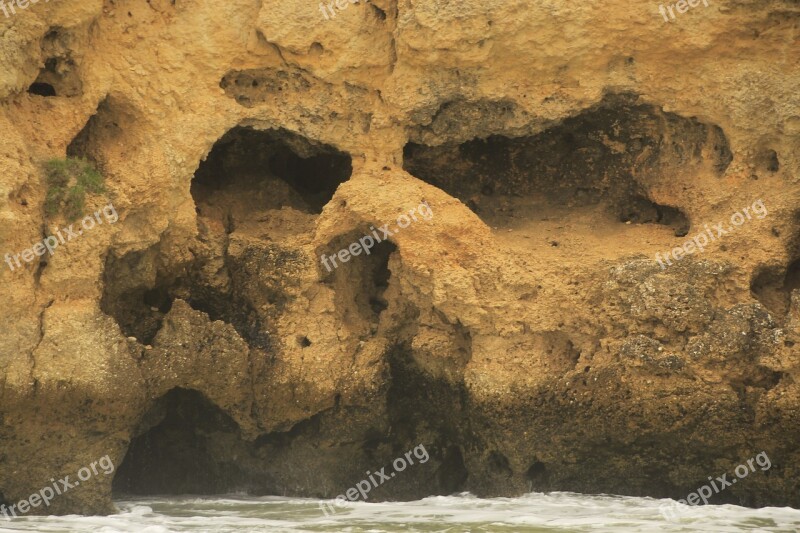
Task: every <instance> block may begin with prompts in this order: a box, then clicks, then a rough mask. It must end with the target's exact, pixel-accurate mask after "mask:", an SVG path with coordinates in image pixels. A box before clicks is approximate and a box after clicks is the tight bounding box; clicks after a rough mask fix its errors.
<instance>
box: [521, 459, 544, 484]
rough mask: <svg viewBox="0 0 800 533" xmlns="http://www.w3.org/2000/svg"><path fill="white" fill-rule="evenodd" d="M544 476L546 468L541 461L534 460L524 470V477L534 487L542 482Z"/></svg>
mask: <svg viewBox="0 0 800 533" xmlns="http://www.w3.org/2000/svg"><path fill="white" fill-rule="evenodd" d="M546 476H547V469H546V468H545V466H544V463H542V462H541V461H534V463H533V464H532V465H531V466H530V468H528V470H527V471H526V472H525V478H526V479H527V480H528V481H530V482H531V483H532V484H533V486H534V487H536V486H537V485H539V484H541V483H542V482H544V480H545V477H546Z"/></svg>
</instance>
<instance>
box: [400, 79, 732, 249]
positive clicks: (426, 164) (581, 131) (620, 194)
mask: <svg viewBox="0 0 800 533" xmlns="http://www.w3.org/2000/svg"><path fill="white" fill-rule="evenodd" d="M428 138H429V137H428ZM429 142H430V141H429ZM731 160H732V156H731V152H730V149H729V146H728V141H727V139H726V138H725V135H724V134H723V132H722V130H721V129H720V128H719V127H717V126H714V125H707V124H704V123H701V122H700V121H698V120H697V119H695V118H686V117H682V116H680V115H677V114H674V113H668V112H664V111H662V110H661V109H660V108H658V107H656V106H653V105H647V104H641V103H637V99H636V98H635V97H634V96H632V95H613V96H608V97H606V98H605V99H604V100H603V101H602V102H601V103H600V104H598V105H597V106H595V107H593V108H590V109H587V110H585V111H584V112H582V113H580V114H578V115H576V116H573V117H570V118H567V119H565V120H563V121H562V122H561V123H559V124H557V125H555V126H553V127H550V128H549V129H546V130H544V131H543V132H541V133H538V134H535V135H529V136H524V137H508V136H502V135H489V136H487V137H485V138H478V139H473V140H470V141H467V142H464V143H460V144H453V143H444V144H441V145H435V146H434V145H425V144H418V143H415V142H410V143H408V144H407V145H406V147H405V149H404V167H405V169H406V170H407V171H408V172H409V173H411V174H413V175H414V176H416V177H418V178H420V179H423V180H424V181H426V182H428V183H431V184H433V185H435V186H437V187H439V188H441V189H443V190H444V191H446V192H447V193H449V194H451V195H453V196H455V197H457V198H459V199H460V200H461V201H462V202H464V203H465V204H466V205H467V206H468V207H469V208H470V209H472V211H474V212H475V213H476V214H477V215H478V216H479V217H481V218H482V219H483V220H484V221H485V222H486V223H487V224H489V225H490V226H492V227H494V228H497V229H514V230H517V229H521V228H522V227H524V226H525V225H526V224H529V223H531V222H535V221H541V220H548V219H556V218H560V219H562V220H565V219H569V218H572V219H573V220H575V219H578V218H580V217H584V218H591V217H594V218H595V221H594V225H595V226H597V225H598V224H597V221H598V217H601V216H602V215H605V218H606V219H607V220H604V221H603V222H604V224H605V225H608V224H613V223H614V222H616V223H618V224H657V225H662V226H668V227H669V228H670V229H671V230H672V231H673V232H674V234H675V235H677V236H682V235H685V234H686V233H687V232H688V230H689V221H688V218H687V217H686V215H685V214H684V213H683V211H682V210H681V208H680V195H679V192H678V191H677V190H676V187H675V186H674V184H672V186H671V184H670V183H669V182H670V181H671V180H672V181H674V179H673V178H672V177H673V176H679V175H680V176H687V175H690V174H691V173H692V172H703V171H705V172H709V173H712V174H716V175H721V174H722V173H723V172H724V171H725V169H726V168H727V166H728V165H729V163H730V162H731ZM656 188H658V189H659V190H660V191H661V194H662V196H668V197H670V200H669V201H668V202H664V203H659V202H657V201H655V200H654V199H653V197H654V195H653V191H654V190H655V189H656ZM588 225H592V224H588ZM554 246H555V245H554Z"/></svg>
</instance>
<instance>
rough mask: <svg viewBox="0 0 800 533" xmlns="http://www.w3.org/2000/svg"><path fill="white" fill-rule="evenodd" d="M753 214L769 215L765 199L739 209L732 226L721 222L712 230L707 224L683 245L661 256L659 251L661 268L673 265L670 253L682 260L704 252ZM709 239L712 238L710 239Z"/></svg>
mask: <svg viewBox="0 0 800 533" xmlns="http://www.w3.org/2000/svg"><path fill="white" fill-rule="evenodd" d="M751 210H752V214H751ZM753 214H755V216H756V218H757V219H759V220H761V219H762V218H764V217H765V216H767V214H768V212H767V208H766V206H764V201H763V200H761V199H759V200H756V201H755V202H753V205H751V206H748V207H744V208H742V210H741V211H737V212H735V213H734V214H733V215H731V224H732V226H727V228H726V227H723V226H724V225H725V223H724V222H720V223H719V224H714V231H712V230H711V229H709V227H708V224H705V226H704V227H705V231H704V232H701V233H698V234H696V235H695V236H694V237H692V238H691V239H688V240H687V241H686V242H684V243H683V246H679V247H677V248H673V249H672V250H670V251H669V252H664V257H662V256H661V252H658V253H657V254H656V261H657V262H658V264H659V265H661V270H664V269H666V268H667V265H672V261H670V253H672V259H673V260H675V261H680V260H681V259H683V258H684V257H685V254H686V255H688V254H693V253H700V252H703V251H705V248H706V246H708V244H709V242H714V241H716V240H717V239H719V238H720V237H722V236H723V235H727V234H728V233H731V232H733V231H735V230H736V228H737V227H738V226H741V225H742V224H744V223H745V222H746V221H748V220H751V219H752V218H753ZM709 239H711V240H710V241H709ZM665 263H666V264H665Z"/></svg>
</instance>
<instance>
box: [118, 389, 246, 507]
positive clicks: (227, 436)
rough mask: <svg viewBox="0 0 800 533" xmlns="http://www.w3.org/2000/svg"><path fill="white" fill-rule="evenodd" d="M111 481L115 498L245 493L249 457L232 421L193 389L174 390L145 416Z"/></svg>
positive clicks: (237, 428)
mask: <svg viewBox="0 0 800 533" xmlns="http://www.w3.org/2000/svg"><path fill="white" fill-rule="evenodd" d="M137 433H138V435H137V436H135V437H134V438H133V440H132V441H131V443H130V445H129V447H128V451H127V454H126V455H125V458H124V459H123V461H122V463H121V464H120V466H119V468H118V469H117V472H116V474H115V476H114V481H113V485H112V488H113V491H114V493H115V494H135V495H156V494H225V493H230V492H234V491H247V490H248V489H249V488H250V483H249V479H250V476H249V475H248V474H247V471H246V470H245V469H244V468H243V467H242V466H241V463H240V462H239V461H240V460H241V459H244V458H245V457H246V456H248V455H249V454H250V447H251V446H252V445H250V444H247V443H246V442H245V441H244V440H243V439H242V436H241V432H240V428H239V426H238V425H237V424H236V422H235V421H234V420H233V419H232V418H231V417H230V416H229V415H228V414H227V413H225V412H224V411H223V410H222V409H220V408H219V407H218V406H216V405H215V404H214V403H213V402H211V401H210V400H209V399H208V398H206V397H205V396H204V395H203V394H201V393H200V392H198V391H196V390H191V389H183V388H175V389H172V390H171V391H169V392H168V393H166V394H165V395H164V396H162V397H161V398H159V399H158V400H157V401H156V402H155V404H154V405H153V407H152V408H151V409H150V410H149V411H148V412H147V413H146V414H145V415H144V417H143V419H142V421H141V423H140V426H139V428H138V430H137Z"/></svg>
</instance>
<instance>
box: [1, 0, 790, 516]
mask: <svg viewBox="0 0 800 533" xmlns="http://www.w3.org/2000/svg"><path fill="white" fill-rule="evenodd" d="M346 5H347V6H348V7H347V8H346V9H345V10H342V11H338V10H337V15H336V16H335V18H332V19H330V20H326V19H325V18H324V17H323V15H322V14H321V12H320V10H319V6H317V5H316V4H314V3H306V2H296V1H293V0H284V1H282V2H270V3H258V2H256V3H254V2H242V1H238V0H234V1H233V2H227V3H213V4H212V3H201V2H194V1H191V0H190V1H184V0H177V1H175V0H172V1H166V0H152V1H150V2H146V3H145V2H134V1H132V0H123V1H113V0H109V1H106V2H97V1H93V2H50V3H47V4H45V3H42V2H39V3H37V4H31V5H30V6H29V7H28V8H27V9H24V10H23V9H20V8H17V12H16V14H14V15H13V16H11V17H9V18H5V17H0V61H2V65H3V68H2V69H1V70H0V101H2V106H0V124H1V125H0V131H2V132H3V135H2V136H0V168H1V169H2V173H1V174H0V193H1V194H0V222H1V223H0V241H2V243H3V246H4V248H3V249H2V250H0V253H3V254H5V253H6V252H8V253H10V254H12V255H14V254H18V253H20V252H22V250H25V249H27V248H30V247H31V246H32V245H33V244H34V243H36V242H39V241H41V240H42V239H43V238H44V237H45V236H46V235H48V230H49V229H50V228H55V227H64V226H67V225H68V224H69V222H67V221H66V220H64V219H63V218H61V217H59V216H52V215H46V214H45V211H44V208H43V205H44V201H45V198H46V194H47V190H46V186H45V181H44V177H43V172H42V166H41V162H42V161H43V160H45V159H49V158H53V157H64V156H65V155H71V156H83V157H86V158H88V159H90V160H92V161H94V162H95V163H96V165H97V166H98V168H99V169H100V170H101V171H102V173H103V175H104V176H105V183H106V189H107V192H106V193H105V194H103V195H90V196H89V197H88V200H87V210H86V212H87V213H90V212H94V211H96V210H98V209H101V208H102V207H103V206H104V205H106V204H108V203H109V202H112V203H113V206H114V208H115V210H116V212H117V213H118V215H119V220H118V221H116V222H115V223H111V222H110V221H109V220H108V219H107V220H106V223H104V224H98V225H96V226H95V227H94V228H92V229H91V230H88V229H87V230H85V231H83V234H82V235H80V236H79V237H78V238H75V239H73V240H70V241H68V242H66V243H65V244H64V245H62V246H60V247H58V248H57V249H56V250H55V253H54V254H53V255H52V256H50V255H49V254H48V255H44V256H42V257H37V258H36V259H35V260H34V261H32V262H29V263H23V264H22V265H21V266H19V267H17V268H14V269H13V270H12V269H11V268H10V266H11V265H13V259H12V260H11V261H12V262H11V263H9V265H8V266H7V265H5V264H4V265H3V269H2V274H0V276H2V283H0V296H2V301H3V303H4V305H3V316H2V318H3V320H2V322H1V323H0V503H2V502H8V503H13V502H16V501H18V500H20V499H23V498H27V497H28V496H29V495H30V494H32V493H33V492H34V491H38V490H39V489H40V488H42V487H45V486H48V485H50V484H51V481H50V480H51V478H58V479H60V478H63V477H64V476H66V475H71V477H72V479H73V480H74V479H75V473H76V472H78V471H79V470H80V469H81V468H82V467H84V466H88V465H90V464H91V463H92V462H93V461H96V460H98V459H99V458H101V457H104V456H105V455H108V456H109V457H110V459H111V460H113V463H114V465H116V467H117V468H116V471H115V473H114V475H105V474H103V473H100V474H98V475H96V476H93V477H92V478H91V479H90V480H87V481H85V482H83V483H81V484H80V486H76V487H74V488H73V489H71V490H69V492H66V493H64V494H62V495H60V496H58V497H57V498H55V499H54V500H53V501H52V503H51V505H50V507H49V508H47V509H45V508H43V507H39V508H35V509H32V511H31V512H47V513H52V512H55V513H60V512H81V513H90V512H104V511H110V510H112V509H113V507H112V505H111V496H112V489H113V490H116V491H119V492H134V493H169V492H175V493H183V492H195V493H217V492H226V491H231V490H249V491H251V492H253V493H257V494H273V493H277V494H295V495H308V496H327V497H333V496H336V495H337V494H341V493H342V492H343V491H344V490H346V489H347V488H348V487H351V486H353V485H354V484H355V483H356V482H357V481H358V480H361V479H363V477H364V472H365V471H366V470H372V471H375V470H377V469H379V468H380V467H381V466H386V465H388V464H390V462H391V461H392V459H394V458H395V457H398V456H402V455H403V453H404V452H405V451H407V450H409V449H411V448H412V447H414V446H416V445H418V444H424V445H425V447H426V449H427V450H428V451H429V452H430V457H431V460H430V461H429V462H427V463H425V464H418V465H415V466H414V467H409V468H408V469H407V470H406V471H404V472H403V473H402V475H398V476H397V477H396V478H393V479H392V481H391V482H390V483H386V484H385V485H383V486H381V487H380V488H379V489H377V490H375V491H374V492H373V493H372V494H371V499H379V498H416V497H422V496H425V495H430V494H443V493H450V492H453V491H462V490H469V491H472V492H474V493H477V494H479V495H482V496H487V495H511V494H519V493H521V492H523V491H528V490H573V491H579V492H610V493H619V494H631V495H650V496H667V495H669V496H673V497H685V495H686V494H687V493H688V492H689V491H693V490H695V489H696V488H697V487H698V486H700V485H702V484H705V483H706V479H707V477H708V476H716V475H720V474H721V473H723V472H732V471H733V468H734V467H735V466H736V465H738V464H739V463H741V462H743V461H745V460H746V459H747V458H750V457H753V456H754V455H755V454H757V453H759V452H761V451H766V452H767V453H768V455H769V458H770V459H771V462H772V467H771V469H770V470H768V471H767V472H766V473H764V474H759V475H755V474H753V475H751V476H749V477H748V478H747V480H746V482H745V481H743V482H741V483H738V484H737V485H735V486H732V487H730V488H729V489H727V490H726V491H724V492H723V493H721V494H720V495H719V496H717V497H716V498H718V499H717V500H716V501H729V502H739V503H744V504H748V505H766V504H771V505H793V506H798V505H800V496H798V494H800V492H798V490H797V489H798V485H799V484H800V471H798V467H797V465H798V464H800V448H798V444H797V443H798V442H800V415H799V414H798V413H800V410H799V409H800V389H799V388H798V387H799V385H798V381H799V380H798V378H800V351H799V350H798V347H797V346H798V345H797V343H798V342H799V341H800V292H799V291H798V290H797V289H800V181H799V180H798V170H799V169H800V157H799V156H798V154H800V92H798V91H797V83H798V79H799V78H800V74H798V72H799V71H798V69H797V66H798V64H800V47H798V35H800V33H798V21H800V8H798V6H797V3H796V2H793V1H791V0H771V1H757V2H733V3H731V2H727V3H725V4H724V5H718V4H717V3H714V2H712V3H711V4H710V6H709V7H699V8H695V9H694V10H691V11H690V12H689V13H686V14H682V15H679V17H678V18H677V19H676V20H675V21H672V22H665V21H664V19H663V18H662V17H661V15H659V13H658V6H657V5H656V4H652V5H649V4H648V5H644V4H642V5H640V6H631V5H629V4H628V3H625V4H623V3H620V2H616V3H613V2H612V3H610V4H603V5H599V4H586V3H583V4H581V3H570V4H563V5H562V4H559V3H552V2H547V1H544V0H541V1H539V0H537V1H534V2H521V1H512V2H500V3H492V2H473V1H463V2H457V3H453V2H450V3H446V2H440V1H438V0H423V1H415V2H413V3H412V2H409V1H405V0H401V1H396V0H373V1H371V2H369V3H367V2H361V3H358V4H354V5H350V4H346ZM701 6H702V4H701ZM745 208H747V211H745ZM412 209H413V210H415V211H414V212H413V213H411V214H410V212H411V210H412ZM736 213H740V214H739V215H738V217H741V218H738V217H737V215H736ZM732 217H733V218H732ZM98 220H99V219H98ZM719 223H721V224H722V225H723V228H722V229H728V230H730V231H728V232H727V233H726V234H721V233H719V231H718V230H716V229H714V228H715V227H716V226H717V224H719ZM385 224H388V225H389V227H388V229H389V230H390V231H391V232H392V235H391V236H388V237H386V236H385V235H384V234H383V232H382V231H380V230H379V229H377V228H380V227H381V226H384V225H385ZM403 226H405V227H403ZM78 227H80V226H78ZM382 235H384V236H383V237H381V236H382ZM706 235H707V236H708V238H706V237H705V236H706ZM364 236H370V240H372V241H373V243H374V244H375V245H374V246H373V247H372V248H371V249H370V250H369V251H370V253H369V254H365V253H362V252H361V251H360V249H359V248H350V246H351V244H352V243H356V242H358V241H359V239H362V238H363V237H364ZM372 236H374V238H373V237H372ZM700 236H703V237H702V238H701V237H700ZM378 238H382V239H384V240H383V242H377V240H378ZM690 238H695V239H696V240H695V241H693V242H694V243H695V244H694V249H693V250H692V253H690V254H686V255H685V257H679V258H676V257H675V255H673V253H672V250H673V249H674V248H675V247H677V246H683V244H684V242H686V241H687V239H690ZM363 242H364V243H365V245H366V244H367V243H368V242H369V241H366V240H364V241H363ZM703 243H704V244H703ZM700 245H702V246H703V247H704V250H702V251H698V249H697V247H698V246H700ZM345 248H350V250H352V251H353V252H352V253H353V254H354V255H353V256H352V257H349V259H348V260H346V261H345V260H344V258H345V257H347V256H345V255H344V254H342V255H337V253H338V252H339V250H341V249H345ZM688 249H691V247H688ZM356 252H358V255H355V254H356ZM667 252H669V255H666V259H665V254H666V253H667ZM656 253H660V254H661V256H660V257H661V258H662V264H659V263H658V262H657V261H656V259H654V257H655V254H656ZM321 254H324V255H322V256H321ZM678 255H679V256H680V255H682V254H681V253H680V252H679V253H678ZM326 261H327V262H326ZM662 265H663V267H664V268H662Z"/></svg>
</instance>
